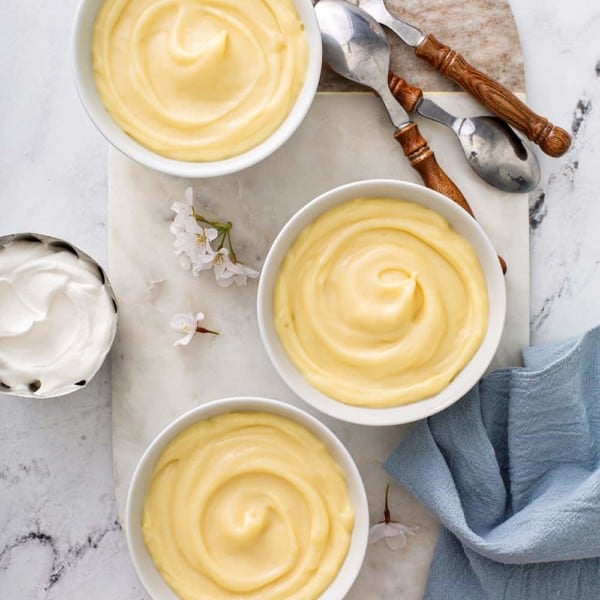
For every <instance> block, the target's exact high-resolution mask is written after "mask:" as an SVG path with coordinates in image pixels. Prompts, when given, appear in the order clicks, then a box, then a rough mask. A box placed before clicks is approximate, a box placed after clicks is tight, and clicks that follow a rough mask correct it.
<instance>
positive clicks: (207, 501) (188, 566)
mask: <svg viewBox="0 0 600 600" xmlns="http://www.w3.org/2000/svg"><path fill="white" fill-rule="evenodd" d="M353 527H354V513H353V509H352V504H351V500H350V496H349V492H348V487H347V484H346V481H345V479H344V475H343V473H342V471H341V469H340V467H339V466H338V464H337V463H336V462H335V460H334V459H333V457H332V456H331V455H330V454H329V452H328V451H327V449H326V448H325V446H324V445H323V444H322V443H321V442H320V441H319V440H318V439H317V438H316V437H315V436H314V435H313V434H312V433H311V432H309V431H308V430H307V429H305V428H304V427H303V426H301V425H299V424H297V423H295V422H293V421H290V420H289V419H286V418H283V417H279V416H276V415H271V414H266V413H260V412H243V413H229V414H224V415H220V416H217V417H214V418H212V419H208V420H206V421H202V422H200V423H197V424H195V425H192V426H191V427H189V428H188V429H186V430H185V431H183V432H182V433H180V434H179V435H178V436H177V437H175V438H174V439H173V440H172V441H171V442H170V443H169V445H168V446H167V447H166V448H165V450H164V451H163V453H162V454H161V456H160V458H159V460H158V462H157V464H156V466H155V468H154V471H153V474H152V478H151V483H150V486H149V488H148V492H147V495H146V499H145V502H144V509H143V517H142V531H143V537H144V542H145V544H146V547H147V549H148V551H149V553H150V555H151V557H152V560H153V561H154V563H155V565H156V567H157V568H158V570H159V571H160V573H161V574H162V576H163V577H164V579H165V580H166V582H167V583H168V584H169V586H170V587H171V588H172V589H173V591H174V592H175V593H176V594H177V595H178V596H179V597H180V598H182V600H221V599H235V598H238V599H242V598H243V599H244V600H313V599H315V598H318V597H319V595H320V594H321V593H322V592H323V591H324V590H325V588H327V586H328V585H329V584H330V583H331V582H332V581H333V579H334V578H335V576H336V575H337V573H338V571H339V569H340V567H341V566H342V563H343V562H344V559H345V557H346V554H347V552H348V548H349V546H350V538H351V535H352V530H353Z"/></svg>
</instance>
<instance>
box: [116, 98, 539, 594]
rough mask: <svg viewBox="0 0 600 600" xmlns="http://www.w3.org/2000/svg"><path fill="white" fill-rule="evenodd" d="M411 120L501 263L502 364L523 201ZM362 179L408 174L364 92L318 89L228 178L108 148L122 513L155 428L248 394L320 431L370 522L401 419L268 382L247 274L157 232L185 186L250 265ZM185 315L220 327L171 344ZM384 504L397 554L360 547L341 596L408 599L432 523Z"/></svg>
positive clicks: (520, 335)
mask: <svg viewBox="0 0 600 600" xmlns="http://www.w3.org/2000/svg"><path fill="white" fill-rule="evenodd" d="M429 97H431V98H433V99H435V100H436V101H438V102H439V103H440V104H441V105H442V106H443V107H445V108H446V109H447V110H449V111H451V112H454V113H458V114H470V115H474V114H480V112H481V110H480V108H478V105H477V104H476V103H475V102H473V101H472V100H471V99H470V98H469V97H467V96H466V95H464V94H462V93H436V94H429ZM419 126H420V127H421V130H422V132H423V134H424V135H425V136H426V137H427V138H428V140H429V141H430V144H431V146H432V148H433V149H434V151H435V152H436V154H437V157H438V160H439V162H440V164H441V165H442V166H443V168H444V169H446V171H447V172H448V173H449V174H450V175H451V177H452V178H454V180H455V181H456V182H457V183H458V184H459V186H460V187H461V188H462V190H463V192H464V194H465V196H466V197H467V198H468V200H469V202H470V203H471V205H472V207H473V209H474V211H475V213H476V215H477V216H478V218H479V220H480V222H481V224H482V226H483V227H484V229H485V230H486V231H487V232H488V234H489V235H490V237H491V239H492V241H493V242H494V243H495V245H496V248H497V250H498V252H499V253H501V254H502V255H503V256H504V258H505V259H506V262H507V263H508V274H507V276H506V285H507V290H508V314H507V324H506V330H505V333H504V336H503V338H502V342H501V344H500V348H499V350H498V354H497V356H496V358H495V361H494V365H495V366H503V365H515V364H517V363H518V362H519V355H520V349H521V348H522V347H523V346H525V345H527V343H528V336H529V229H528V198H527V196H526V195H509V194H504V193H501V192H498V191H497V190H494V189H493V188H490V187H489V186H487V185H486V184H485V183H483V182H482V181H480V180H479V179H478V178H477V177H476V176H475V175H474V174H473V172H472V171H471V170H470V168H469V167H468V165H467V163H466V161H465V160H464V157H463V154H462V150H461V148H460V146H459V144H458V142H457V140H456V139H455V138H454V136H453V134H452V133H451V132H450V131H449V130H447V129H446V128H444V127H442V126H439V125H436V124H433V123H430V122H426V121H420V122H419ZM374 177H387V178H396V179H406V180H409V181H414V182H418V181H419V178H418V175H417V174H416V173H415V172H414V171H413V170H412V169H411V167H410V166H409V164H408V162H407V160H406V158H405V157H404V155H403V153H402V151H401V148H400V147H399V146H398V144H397V142H396V141H395V140H394V138H393V128H392V127H391V126H390V123H389V121H388V120H387V117H386V115H385V113H384V112H383V109H382V107H381V105H380V103H379V100H378V99H377V98H376V97H374V96H372V95H370V94H365V93H343V94H319V95H318V96H317V98H316V100H315V102H314V105H313V107H312V109H311V111H310V113H309V115H308V116H307V118H306V120H305V122H304V123H303V125H302V126H301V127H300V129H299V130H298V132H297V133H296V134H295V135H294V136H293V137H292V139H291V140H290V141H289V142H288V143H287V144H285V145H284V146H283V147H282V148H281V149H280V150H279V151H278V152H276V153H275V154H274V155H272V156H271V157H270V158H268V159H267V160H265V161H264V162H262V163H261V164H259V165H257V166H255V167H253V168H250V169H248V170H246V171H244V172H242V173H238V174H236V175H231V176H227V177H221V178H216V179H207V180H195V181H189V180H184V179H178V178H174V177H169V176H165V175H161V174H159V173H157V172H154V171H151V170H148V169H146V168H144V167H142V166H140V165H138V164H136V163H135V162H132V161H131V160H129V159H127V158H126V157H124V156H123V155H121V154H119V153H118V152H116V151H111V154H110V160H109V267H110V270H109V272H110V277H111V281H112V284H113V287H114V290H115V292H116V295H117V298H118V301H119V308H120V325H119V330H118V333H117V339H116V343H115V346H114V349H113V352H112V365H113V372H112V386H113V394H112V397H113V451H114V469H115V482H116V493H117V503H118V507H119V512H120V515H121V516H123V514H124V505H125V499H126V495H127V488H128V485H129V481H130V478H131V475H132V472H133V469H134V466H135V464H136V462H137V460H138V459H139V457H140V455H141V454H142V452H143V451H144V449H145V448H146V446H147V445H148V443H149V442H150V441H151V440H152V439H153V438H154V436H156V434H158V433H159V431H160V430H161V429H162V428H163V427H165V426H166V425H167V424H168V423H169V422H170V421H171V420H173V419H174V418H176V417H177V416H179V415H181V414H182V413H183V412H185V411H186V410H188V409H190V408H192V407H194V406H196V405H197V404H201V403H204V402H207V401H209V400H214V399H216V398H220V397H227V396H234V395H256V396H267V397H272V398H276V399H280V400H284V401H286V402H290V403H292V404H294V405H297V406H301V407H302V408H304V409H306V410H308V411H309V412H311V413H313V414H316V415H317V416H319V417H320V418H321V419H322V420H323V421H324V422H325V423H326V424H327V425H328V426H329V427H331V428H332V429H333V431H334V432H335V433H336V434H337V435H338V436H339V437H340V438H341V439H342V441H343V442H344V443H345V444H346V445H347V447H348V448H349V450H350V452H351V453H352V455H353V457H354V459H355V460H356V462H357V464H358V467H359V469H360V472H361V474H362V477H363V479H364V482H365V486H366V488H367V491H368V496H369V505H370V510H371V520H372V522H376V521H378V520H379V519H381V518H382V511H383V494H384V489H385V485H386V481H387V476H386V474H385V473H384V471H383V470H382V468H381V464H382V461H383V460H384V459H385V457H386V456H387V455H388V454H389V453H390V451H391V450H392V449H393V448H394V446H395V445H396V444H397V443H398V442H399V441H400V440H401V439H402V438H403V436H404V435H405V434H406V432H407V431H408V428H409V426H401V427H385V428H370V427H363V426H357V425H352V424H346V423H342V422H339V421H336V420H334V419H331V418H327V417H323V416H322V415H320V414H319V413H317V412H316V411H314V410H312V409H310V408H309V407H308V406H306V405H305V404H304V403H303V402H302V401H301V400H300V399H299V398H297V397H296V396H295V395H294V394H293V393H292V392H291V391H289V390H288V389H287V387H286V386H285V385H284V383H283V382H282V381H281V380H280V379H279V377H278V375H277V374H276V372H275V370H274V369H273V368H272V366H271V364H270V362H269V360H268V358H267V355H266V353H265V352H264V350H263V347H262V344H261V341H260V337H259V333H258V328H257V321H256V309H255V301H256V290H257V286H256V282H255V281H252V282H250V283H249V285H248V286H247V287H243V288H237V287H235V286H234V287H231V288H226V289H223V288H220V287H218V286H217V285H216V284H215V281H214V277H213V275H212V273H211V272H204V273H202V274H201V276H200V277H198V278H194V277H193V276H192V275H191V274H190V273H189V272H186V271H184V270H182V269H181V268H180V266H179V261H178V258H177V257H176V256H175V255H174V253H173V236H172V234H171V233H170V232H169V223H170V221H171V219H172V216H173V214H172V212H171V211H170V206H171V204H172V203H173V202H174V201H175V200H181V199H182V198H183V194H184V191H185V189H186V188H187V187H188V186H192V187H193V188H194V192H195V196H196V209H197V210H198V212H200V213H201V214H203V215H204V216H207V217H209V218H214V219H215V220H231V221H233V223H234V228H233V231H232V236H233V240H234V243H235V248H236V252H237V254H238V258H239V260H241V261H242V262H244V263H247V264H249V265H251V266H253V267H255V268H257V269H260V267H261V264H262V262H263V259H264V257H265V254H266V252H267V250H268V248H269V246H270V245H271V243H272V241H273V239H274V238H275V236H276V234H277V233H278V231H279V230H280V228H281V227H282V226H283V224H284V223H285V222H286V220H287V219H288V218H289V217H290V216H291V215H292V214H293V213H294V212H295V211H296V210H297V209H299V208H300V207H301V206H303V205H304V204H306V203H307V202H308V201H309V200H311V199H312V198H314V197H315V196H317V195H318V194H320V193H322V192H324V191H326V190H328V189H330V188H332V187H334V186H337V185H340V184H343V183H347V182H350V181H354V180H358V179H365V178H374ZM188 311H193V312H198V311H203V312H204V313H205V314H206V320H205V325H206V327H208V328H210V329H216V330H218V331H219V332H220V335H219V336H218V337H214V336H209V335H205V336H196V338H195V339H194V340H193V341H192V342H191V344H190V345H189V346H187V347H173V345H172V344H173V341H174V340H175V339H176V338H177V334H176V333H175V332H174V331H172V330H171V329H170V328H169V320H170V317H171V316H172V315H173V314H175V313H179V312H188ZM424 476H427V475H426V474H424ZM390 504H391V510H392V515H393V517H394V518H396V519H397V520H400V521H402V522H404V523H406V524H408V525H413V526H414V525H417V526H418V527H419V531H418V534H417V535H416V536H415V537H412V538H410V541H409V544H408V546H407V548H406V549H404V550H402V551H398V552H392V551H390V550H388V549H387V547H386V546H385V545H384V544H381V543H380V544H376V545H375V546H372V547H370V548H369V550H368V554H367V558H366V561H365V564H364V566H363V569H362V572H361V574H360V577H359V579H358V580H357V582H356V584H355V586H354V588H353V590H352V592H351V593H350V595H349V596H348V598H350V599H353V600H364V599H365V598H369V600H384V599H391V598H393V599H394V600H408V599H411V600H412V599H417V598H420V597H421V595H422V592H423V589H424V585H425V581H426V577H427V571H428V567H429V564H430V560H431V556H432V552H433V548H434V545H435V540H436V536H437V531H438V526H437V524H436V522H435V520H434V519H433V518H432V517H431V515H430V514H428V512H427V511H426V510H425V509H424V508H423V507H422V506H421V505H419V504H418V503H417V502H416V501H415V500H414V499H413V498H412V497H411V496H410V495H409V494H408V493H407V492H405V491H404V490H402V489H400V488H399V487H398V486H392V489H391V495H390ZM124 525H125V526H126V524H124Z"/></svg>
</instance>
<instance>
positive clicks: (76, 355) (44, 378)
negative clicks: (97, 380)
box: [0, 240, 117, 397]
mask: <svg viewBox="0 0 600 600" xmlns="http://www.w3.org/2000/svg"><path fill="white" fill-rule="evenodd" d="M116 324H117V316H116V310H115V305H114V303H113V299H112V297H111V295H110V293H109V291H108V290H107V289H106V287H105V282H104V276H103V274H102V273H101V271H100V270H99V268H98V267H97V266H96V265H95V264H93V263H92V262H90V261H87V260H85V259H82V258H80V257H79V256H77V255H76V254H74V253H73V252H72V251H70V250H69V249H67V248H66V247H62V246H60V243H57V244H56V245H54V244H52V243H50V244H46V243H43V242H38V241H26V240H16V241H14V242H12V243H11V244H9V245H7V246H5V247H0V390H2V391H4V392H8V393H15V394H19V395H27V396H36V397H48V396H56V395H61V394H66V393H68V392H71V391H74V390H76V389H79V388H80V387H83V386H84V385H85V384H86V383H87V382H88V381H89V380H90V379H91V378H92V377H93V376H94V374H95V373H96V371H97V370H98V369H99V368H100V366H101V365H102V362H103V361H104V358H105V356H106V354H107V353H108V350H109V349H110V345H111V343H112V340H113V337H114V334H115V329H116Z"/></svg>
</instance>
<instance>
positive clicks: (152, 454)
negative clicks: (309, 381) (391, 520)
mask: <svg viewBox="0 0 600 600" xmlns="http://www.w3.org/2000/svg"><path fill="white" fill-rule="evenodd" d="M238 411H240V412H252V411H260V412H268V413H271V414H275V415H280V416H282V417H286V418H288V419H290V420H293V421H295V422H296V423H299V424H300V425H303V426H304V427H306V428H307V429H308V430H309V431H311V432H312V433H313V434H314V435H316V436H317V438H319V439H320V440H321V441H322V442H323V443H324V444H325V447H326V448H327V449H328V451H329V452H330V453H331V455H332V456H333V458H334V459H335V460H336V462H337V463H338V465H339V466H340V467H341V469H342V471H343V472H344V475H345V477H346V483H347V485H348V490H349V492H350V497H351V499H352V504H353V507H354V512H355V523H354V530H353V532H352V538H351V542H350V548H349V550H348V554H347V556H346V559H345V561H344V563H343V565H342V567H341V569H340V570H339V572H338V574H337V576H336V578H335V579H334V580H333V582H332V583H331V584H330V585H329V587H328V588H327V589H326V590H325V592H324V593H323V594H322V595H321V596H320V600H339V599H340V598H343V597H344V596H345V595H346V593H347V592H348V590H349V589H350V587H351V586H352V583H353V582H354V580H355V578H356V576H357V575H358V572H359V570H360V567H361V565H362V562H363V559H364V555H365V552H366V549H367V542H368V536H369V506H368V502H367V495H366V491H365V488H364V484H363V482H362V479H361V476H360V473H359V471H358V468H357V466H356V464H355V462H354V460H353V459H352V456H351V455H350V453H349V452H348V450H347V449H346V447H345V446H344V445H343V444H342V442H341V441H340V440H339V439H338V438H337V436H336V435H335V434H334V433H333V432H332V431H331V430H330V429H329V428H328V427H326V426H325V425H324V424H323V423H321V422H320V421H319V420H318V419H316V418H315V417H313V416H312V415H310V414H308V413H307V412H305V411H303V410H302V409H300V408H297V407H295V406H292V405H291V404H287V403H285V402H281V401H278V400H272V399H268V398H258V397H250V396H248V397H245V396H243V397H232V398H223V399H220V400H214V401H212V402H208V403H206V404H202V405H200V406H197V407H195V408H193V409H191V410H190V411H188V412H186V413H184V414H183V415H181V416H180V417H178V418H177V419H175V421H173V422H172V423H170V424H169V425H168V426H167V427H165V428H164V429H163V430H162V431H161V432H160V433H159V434H158V435H157V436H156V438H154V440H153V441H152V442H151V444H150V445H149V446H148V448H147V449H146V450H145V452H144V454H143V455H142V457H141V458H140V460H139V462H138V464H137V466H136V468H135V471H134V473H133V476H132V478H131V483H130V485H129V492H128V495H127V503H126V507H125V521H126V527H125V530H126V537H127V545H128V547H129V552H130V554H131V558H132V560H133V564H134V567H135V570H136V572H137V574H138V577H139V579H140V581H141V582H142V584H143V585H144V587H145V589H146V591H147V592H148V594H149V595H150V596H151V597H152V598H153V599H154V600H178V597H177V596H176V595H175V593H174V592H173V591H172V590H171V589H170V588H169V587H168V586H167V584H166V583H165V581H164V580H163V579H162V577H161V575H160V574H159V572H158V570H157V569H156V567H155V566H154V563H153V562H152V559H151V558H150V556H149V554H148V552H147V550H146V547H145V545H144V542H143V538H142V532H141V526H140V525H141V513H142V506H143V501H144V497H145V493H146V488H147V484H148V480H149V479H150V475H151V473H152V470H153V469H154V465H155V464H156V461H157V460H158V457H159V456H160V454H161V453H162V452H163V450H164V449H165V447H166V446H167V445H168V443H169V442H170V441H171V440H172V439H173V438H174V437H175V436H176V435H177V434H179V433H181V432H182V431H184V430H185V429H187V428H188V427H190V426H191V425H192V424H194V423H197V422H200V421H203V420H206V419H209V418H211V417H214V416H217V415H221V414H226V413H230V412H238ZM133 523H137V524H138V526H134V525H132V524H133Z"/></svg>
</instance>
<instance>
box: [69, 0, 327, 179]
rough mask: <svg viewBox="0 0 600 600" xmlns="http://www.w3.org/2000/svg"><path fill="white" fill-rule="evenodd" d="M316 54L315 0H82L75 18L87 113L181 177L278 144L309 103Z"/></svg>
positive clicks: (246, 162)
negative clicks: (158, 0)
mask: <svg viewBox="0 0 600 600" xmlns="http://www.w3.org/2000/svg"><path fill="white" fill-rule="evenodd" d="M321 54H322V50H321V35H320V32H319V27H318V24H317V20H316V16H315V12H314V9H313V6H312V3H311V0H244V1H243V2H229V1H227V0H194V1H189V0H169V2H155V1H154V0H82V1H81V2H80V5H79V9H78V12H77V16H76V18H75V25H74V36H73V63H74V76H75V83H76V86H77V90H78V92H79V97H80V99H81V101H82V104H83V106H84V108H85V110H86V111H87V113H88V115H89V116H90V118H91V120H92V121H93V122H94V124H95V125H96V127H97V128H98V129H99V131H100V132H101V133H102V134H103V135H104V136H105V137H106V139H107V140H108V141H109V142H110V143H111V144H112V145H113V146H115V147H116V148H117V149H118V150H120V151H121V152H123V153H124V154H126V155H127V156H129V157H130V158H132V159H134V160H136V161H137V162H139V163H141V164H143V165H145V166H147V167H150V168H152V169H155V170H158V171H162V172H165V173H169V174H171V175H177V176H181V177H215V176H219V175H225V174H228V173H233V172H237V171H240V170H242V169H245V168H247V167H250V166H251V165H253V164H256V163H257V162H259V161H261V160H263V159H264V158H266V157H267V156H269V155H270V154H272V153H273V152H274V151H275V150H277V149H278V148H279V147H280V146H281V145H282V144H283V143H284V142H285V141H286V140H287V139H288V138H289V137H290V136H291V135H292V134H293V133H294V131H295V130H296V129H297V128H298V126H299V125H300V123H301V122H302V120H303V119H304V117H305V115H306V113H307V112H308V110H309V108H310V106H311V104H312V101H313V99H314V97H315V94H316V91H317V85H318V83H319V77H320V73H321Z"/></svg>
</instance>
